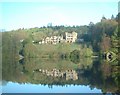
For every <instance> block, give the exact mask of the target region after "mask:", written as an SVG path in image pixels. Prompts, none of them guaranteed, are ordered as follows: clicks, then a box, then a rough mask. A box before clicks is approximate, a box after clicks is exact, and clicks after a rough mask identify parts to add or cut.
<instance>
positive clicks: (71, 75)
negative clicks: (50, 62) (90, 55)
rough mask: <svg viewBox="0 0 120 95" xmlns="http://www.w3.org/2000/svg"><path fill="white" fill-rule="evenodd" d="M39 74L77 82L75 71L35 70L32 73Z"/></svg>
mask: <svg viewBox="0 0 120 95" xmlns="http://www.w3.org/2000/svg"><path fill="white" fill-rule="evenodd" d="M36 71H37V72H40V73H42V74H44V75H46V76H51V77H59V78H65V79H66V80H77V79H78V75H77V73H76V71H75V70H66V71H61V70H58V69H52V70H45V69H36V70H34V71H33V72H34V73H35V72H36Z"/></svg>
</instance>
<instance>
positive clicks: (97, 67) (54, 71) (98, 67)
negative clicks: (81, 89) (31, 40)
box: [3, 59, 119, 93]
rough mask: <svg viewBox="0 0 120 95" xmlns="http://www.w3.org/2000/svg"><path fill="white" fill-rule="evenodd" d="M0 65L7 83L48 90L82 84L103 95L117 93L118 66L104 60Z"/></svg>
mask: <svg viewBox="0 0 120 95" xmlns="http://www.w3.org/2000/svg"><path fill="white" fill-rule="evenodd" d="M3 62H4V64H3V80H5V81H7V82H9V81H12V82H17V83H19V84H23V83H24V84H25V83H30V84H31V86H32V84H33V85H34V84H36V85H39V84H41V85H48V86H49V87H53V86H65V85H73V86H74V85H77V86H81V85H84V86H89V88H90V89H91V90H92V89H94V88H97V89H101V91H102V92H104V93H106V92H119V81H118V80H119V79H118V77H119V74H116V73H118V72H117V70H118V68H119V66H118V65H113V64H112V63H108V62H106V61H101V60H93V59H81V60H80V62H79V63H78V64H75V63H73V62H71V61H69V60H57V59H22V60H21V61H19V62H17V61H14V60H11V61H9V62H8V60H7V61H6V60H4V61H3ZM54 89H55V88H54Z"/></svg>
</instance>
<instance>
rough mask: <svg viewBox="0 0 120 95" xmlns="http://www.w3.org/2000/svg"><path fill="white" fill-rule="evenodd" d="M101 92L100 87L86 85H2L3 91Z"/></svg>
mask: <svg viewBox="0 0 120 95" xmlns="http://www.w3.org/2000/svg"><path fill="white" fill-rule="evenodd" d="M13 92H14V93H53V92H54V93H86V92H88V93H101V90H100V89H96V88H94V89H90V87H89V86H84V85H65V86H63V87H62V86H56V85H53V86H52V88H51V87H49V86H48V85H46V86H44V85H41V84H39V85H35V84H30V83H25V84H19V83H13V82H8V83H7V84H6V85H5V86H3V87H2V93H13Z"/></svg>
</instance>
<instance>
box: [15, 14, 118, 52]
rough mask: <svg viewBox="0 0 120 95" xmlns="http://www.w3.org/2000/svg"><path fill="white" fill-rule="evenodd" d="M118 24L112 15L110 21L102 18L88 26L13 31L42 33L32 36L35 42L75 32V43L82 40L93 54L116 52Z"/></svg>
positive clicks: (116, 18)
mask: <svg viewBox="0 0 120 95" xmlns="http://www.w3.org/2000/svg"><path fill="white" fill-rule="evenodd" d="M118 22H119V14H118V15H117V16H116V17H114V16H113V15H112V16H111V19H107V18H105V17H102V19H101V21H100V22H98V23H96V24H94V23H93V22H90V24H89V25H84V26H63V25H61V26H47V27H45V26H44V27H40V28H38V27H35V28H30V29H24V28H23V29H18V30H15V31H26V32H30V33H33V35H34V34H35V32H42V33H40V35H39V36H32V38H33V39H34V40H36V41H38V40H40V39H41V38H43V37H46V36H51V35H63V34H64V32H72V31H75V32H77V33H78V41H77V42H78V43H79V39H83V40H84V43H86V44H90V45H92V47H93V50H94V51H95V52H101V51H102V52H105V51H109V50H111V48H112V50H113V51H114V52H118V51H117V50H115V48H116V47H117V48H118V47H119V46H118V40H119V37H118V32H119V31H118ZM36 34H37V33H36ZM38 34H39V33H38ZM116 44H117V46H116ZM113 48H114V49H113Z"/></svg>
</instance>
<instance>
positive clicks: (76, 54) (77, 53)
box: [70, 50, 80, 63]
mask: <svg viewBox="0 0 120 95" xmlns="http://www.w3.org/2000/svg"><path fill="white" fill-rule="evenodd" d="M70 59H71V61H72V62H74V63H79V62H80V51H79V50H74V51H72V52H71V53H70Z"/></svg>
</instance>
